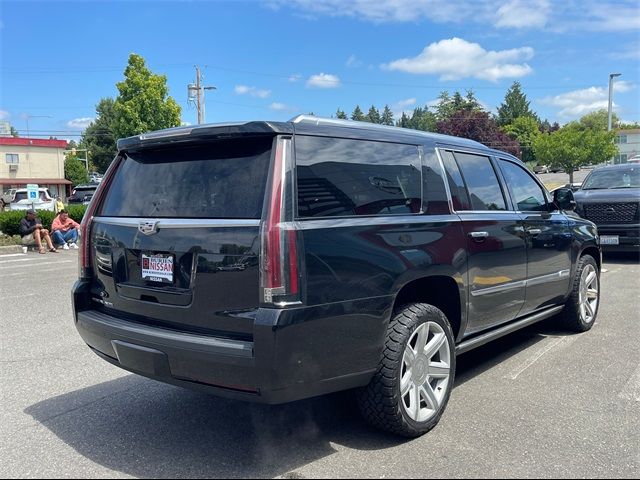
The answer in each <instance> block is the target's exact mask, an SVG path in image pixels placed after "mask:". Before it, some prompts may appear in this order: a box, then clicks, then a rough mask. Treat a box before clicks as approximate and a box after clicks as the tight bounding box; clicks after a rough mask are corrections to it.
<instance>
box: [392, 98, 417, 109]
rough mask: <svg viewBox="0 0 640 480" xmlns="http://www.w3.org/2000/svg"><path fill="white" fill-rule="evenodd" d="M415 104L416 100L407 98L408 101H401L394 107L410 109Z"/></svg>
mask: <svg viewBox="0 0 640 480" xmlns="http://www.w3.org/2000/svg"><path fill="white" fill-rule="evenodd" d="M415 104H416V99H415V98H407V99H406V100H400V101H399V102H397V103H396V104H395V105H394V106H397V107H399V108H403V107H410V106H412V105H415Z"/></svg>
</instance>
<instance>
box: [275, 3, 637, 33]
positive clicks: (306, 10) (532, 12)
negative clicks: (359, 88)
mask: <svg viewBox="0 0 640 480" xmlns="http://www.w3.org/2000/svg"><path fill="white" fill-rule="evenodd" d="M264 5H265V6H267V7H269V8H272V9H275V10H278V9H280V8H282V9H286V10H295V11H297V12H298V13H299V14H301V16H302V17H303V18H306V19H311V20H312V19H315V18H318V17H321V16H326V17H349V18H355V19H357V20H362V21H368V22H372V23H378V24H380V23H406V22H414V23H417V22H422V21H425V20H426V21H430V22H437V23H444V22H448V23H454V24H458V25H463V24H465V23H472V22H473V23H480V24H485V25H495V26H497V27H500V28H515V29H522V28H541V29H550V30H555V31H567V30H570V31H575V30H581V31H603V30H604V31H626V30H638V29H640V8H638V4H637V0H598V1H595V0H583V1H579V2H578V1H572V2H550V0H508V1H506V2H505V1H504V0H483V1H478V0H456V1H455V2H452V1H450V0H384V1H380V0H349V1H344V0H267V1H266V2H265V3H264ZM552 9H553V10H552Z"/></svg>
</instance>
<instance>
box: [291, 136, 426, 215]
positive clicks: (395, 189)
mask: <svg viewBox="0 0 640 480" xmlns="http://www.w3.org/2000/svg"><path fill="white" fill-rule="evenodd" d="M295 150H296V174H297V180H298V216H299V217H332V216H358V215H394V214H395V215H398V214H405V215H406V214H410V213H419V212H420V209H421V205H422V185H421V182H422V177H421V173H420V171H421V167H420V157H419V155H418V148H417V147H415V146H412V145H400V144H394V143H381V142H371V141H364V140H346V139H338V138H327V137H309V136H303V135H300V136H296V137H295Z"/></svg>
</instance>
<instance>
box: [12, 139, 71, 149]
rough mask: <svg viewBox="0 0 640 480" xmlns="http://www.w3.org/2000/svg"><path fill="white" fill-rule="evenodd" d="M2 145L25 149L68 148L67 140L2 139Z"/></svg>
mask: <svg viewBox="0 0 640 480" xmlns="http://www.w3.org/2000/svg"><path fill="white" fill-rule="evenodd" d="M0 145H16V146H23V147H49V148H67V141H66V140H49V139H47V138H23V137H0Z"/></svg>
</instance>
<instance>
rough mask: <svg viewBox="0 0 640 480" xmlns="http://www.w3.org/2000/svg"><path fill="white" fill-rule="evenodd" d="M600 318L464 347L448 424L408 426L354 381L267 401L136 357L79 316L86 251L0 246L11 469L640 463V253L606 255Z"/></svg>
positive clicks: (188, 471) (322, 473) (508, 472)
mask: <svg viewBox="0 0 640 480" xmlns="http://www.w3.org/2000/svg"><path fill="white" fill-rule="evenodd" d="M605 269H606V271H605V272H604V273H603V275H602V302H601V307H600V313H599V316H598V320H597V323H596V324H595V325H594V327H593V329H592V330H591V331H590V332H587V333H584V334H580V335H571V334H567V333H566V332H563V331H560V330H558V329H557V328H556V327H555V325H554V324H553V322H552V321H549V322H546V323H544V324H539V325H534V326H533V327H530V328H528V329H526V330H523V331H520V332H516V333H515V334H512V335H510V336H508V337H505V338H503V339H500V340H498V341H496V342H493V343H491V344H488V345H485V346H484V347H481V348H479V349H476V350H474V351H471V352H469V353H467V354H464V355H462V356H460V357H459V359H458V368H457V377H456V387H455V388H454V390H453V393H452V396H451V400H450V403H449V406H448V408H447V410H446V412H445V414H444V416H443V417H442V420H441V422H440V424H439V425H438V426H437V427H436V428H435V429H434V430H432V431H431V432H430V433H428V434H427V435H425V436H423V437H421V438H418V439H414V440H405V439H400V438H397V437H393V436H389V435H385V434H383V433H380V432H378V431H376V430H373V429H372V428H370V427H368V426H367V425H366V424H365V423H364V422H363V421H362V420H361V419H360V417H359V415H358V412H357V409H356V408H355V406H354V403H353V401H352V397H351V395H350V394H349V393H341V394H336V395H330V396H326V397H321V398H317V399H311V400H307V401H302V402H297V403H293V404H289V405H284V406H277V407H269V406H261V405H253V404H246V403H240V402H234V401H229V400H224V399H219V398H215V397H211V396H208V395H205V394H201V393H196V392H191V391H187V390H184V389H180V388H177V387H173V386H169V385H164V384H162V383H158V382H154V381H152V380H149V379H145V378H142V377H139V376H136V375H132V374H129V373H127V372H124V371H122V370H120V369H118V368H116V367H114V366H112V365H110V364H107V363H106V362H104V361H103V360H101V359H99V358H98V357H97V356H95V355H94V354H93V353H92V352H91V351H90V350H89V349H88V348H87V347H86V346H85V345H84V343H83V342H82V340H81V338H80V337H79V335H78V334H77V332H76V331H75V327H74V325H73V321H72V313H71V302H70V289H71V286H72V284H73V282H74V281H75V277H76V274H77V252H73V251H64V252H61V253H59V254H57V255H56V254H47V255H38V254H35V253H29V254H27V255H17V256H2V257H0V322H1V328H2V336H1V343H0V363H1V365H2V369H1V377H0V381H1V385H2V409H1V411H2V417H1V422H0V476H1V477H2V478H6V477H23V478H27V477H28V478H33V477H86V478H96V477H119V478H125V477H157V478H160V477H162V478H165V477H191V478H193V477H226V478H235V477H281V478H316V477H333V478H335V477H349V478H351V477H374V478H384V477H399V478H404V477H407V478H409V477H412V478H415V477H420V478H439V477H520V478H522V477H542V478H567V477H572V478H574V477H591V478H593V477H599V478H637V477H638V476H640V349H639V348H638V338H640V323H639V319H640V315H639V312H640V296H639V293H638V292H640V263H639V262H638V258H637V257H633V258H629V257H625V256H615V257H606V258H605Z"/></svg>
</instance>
